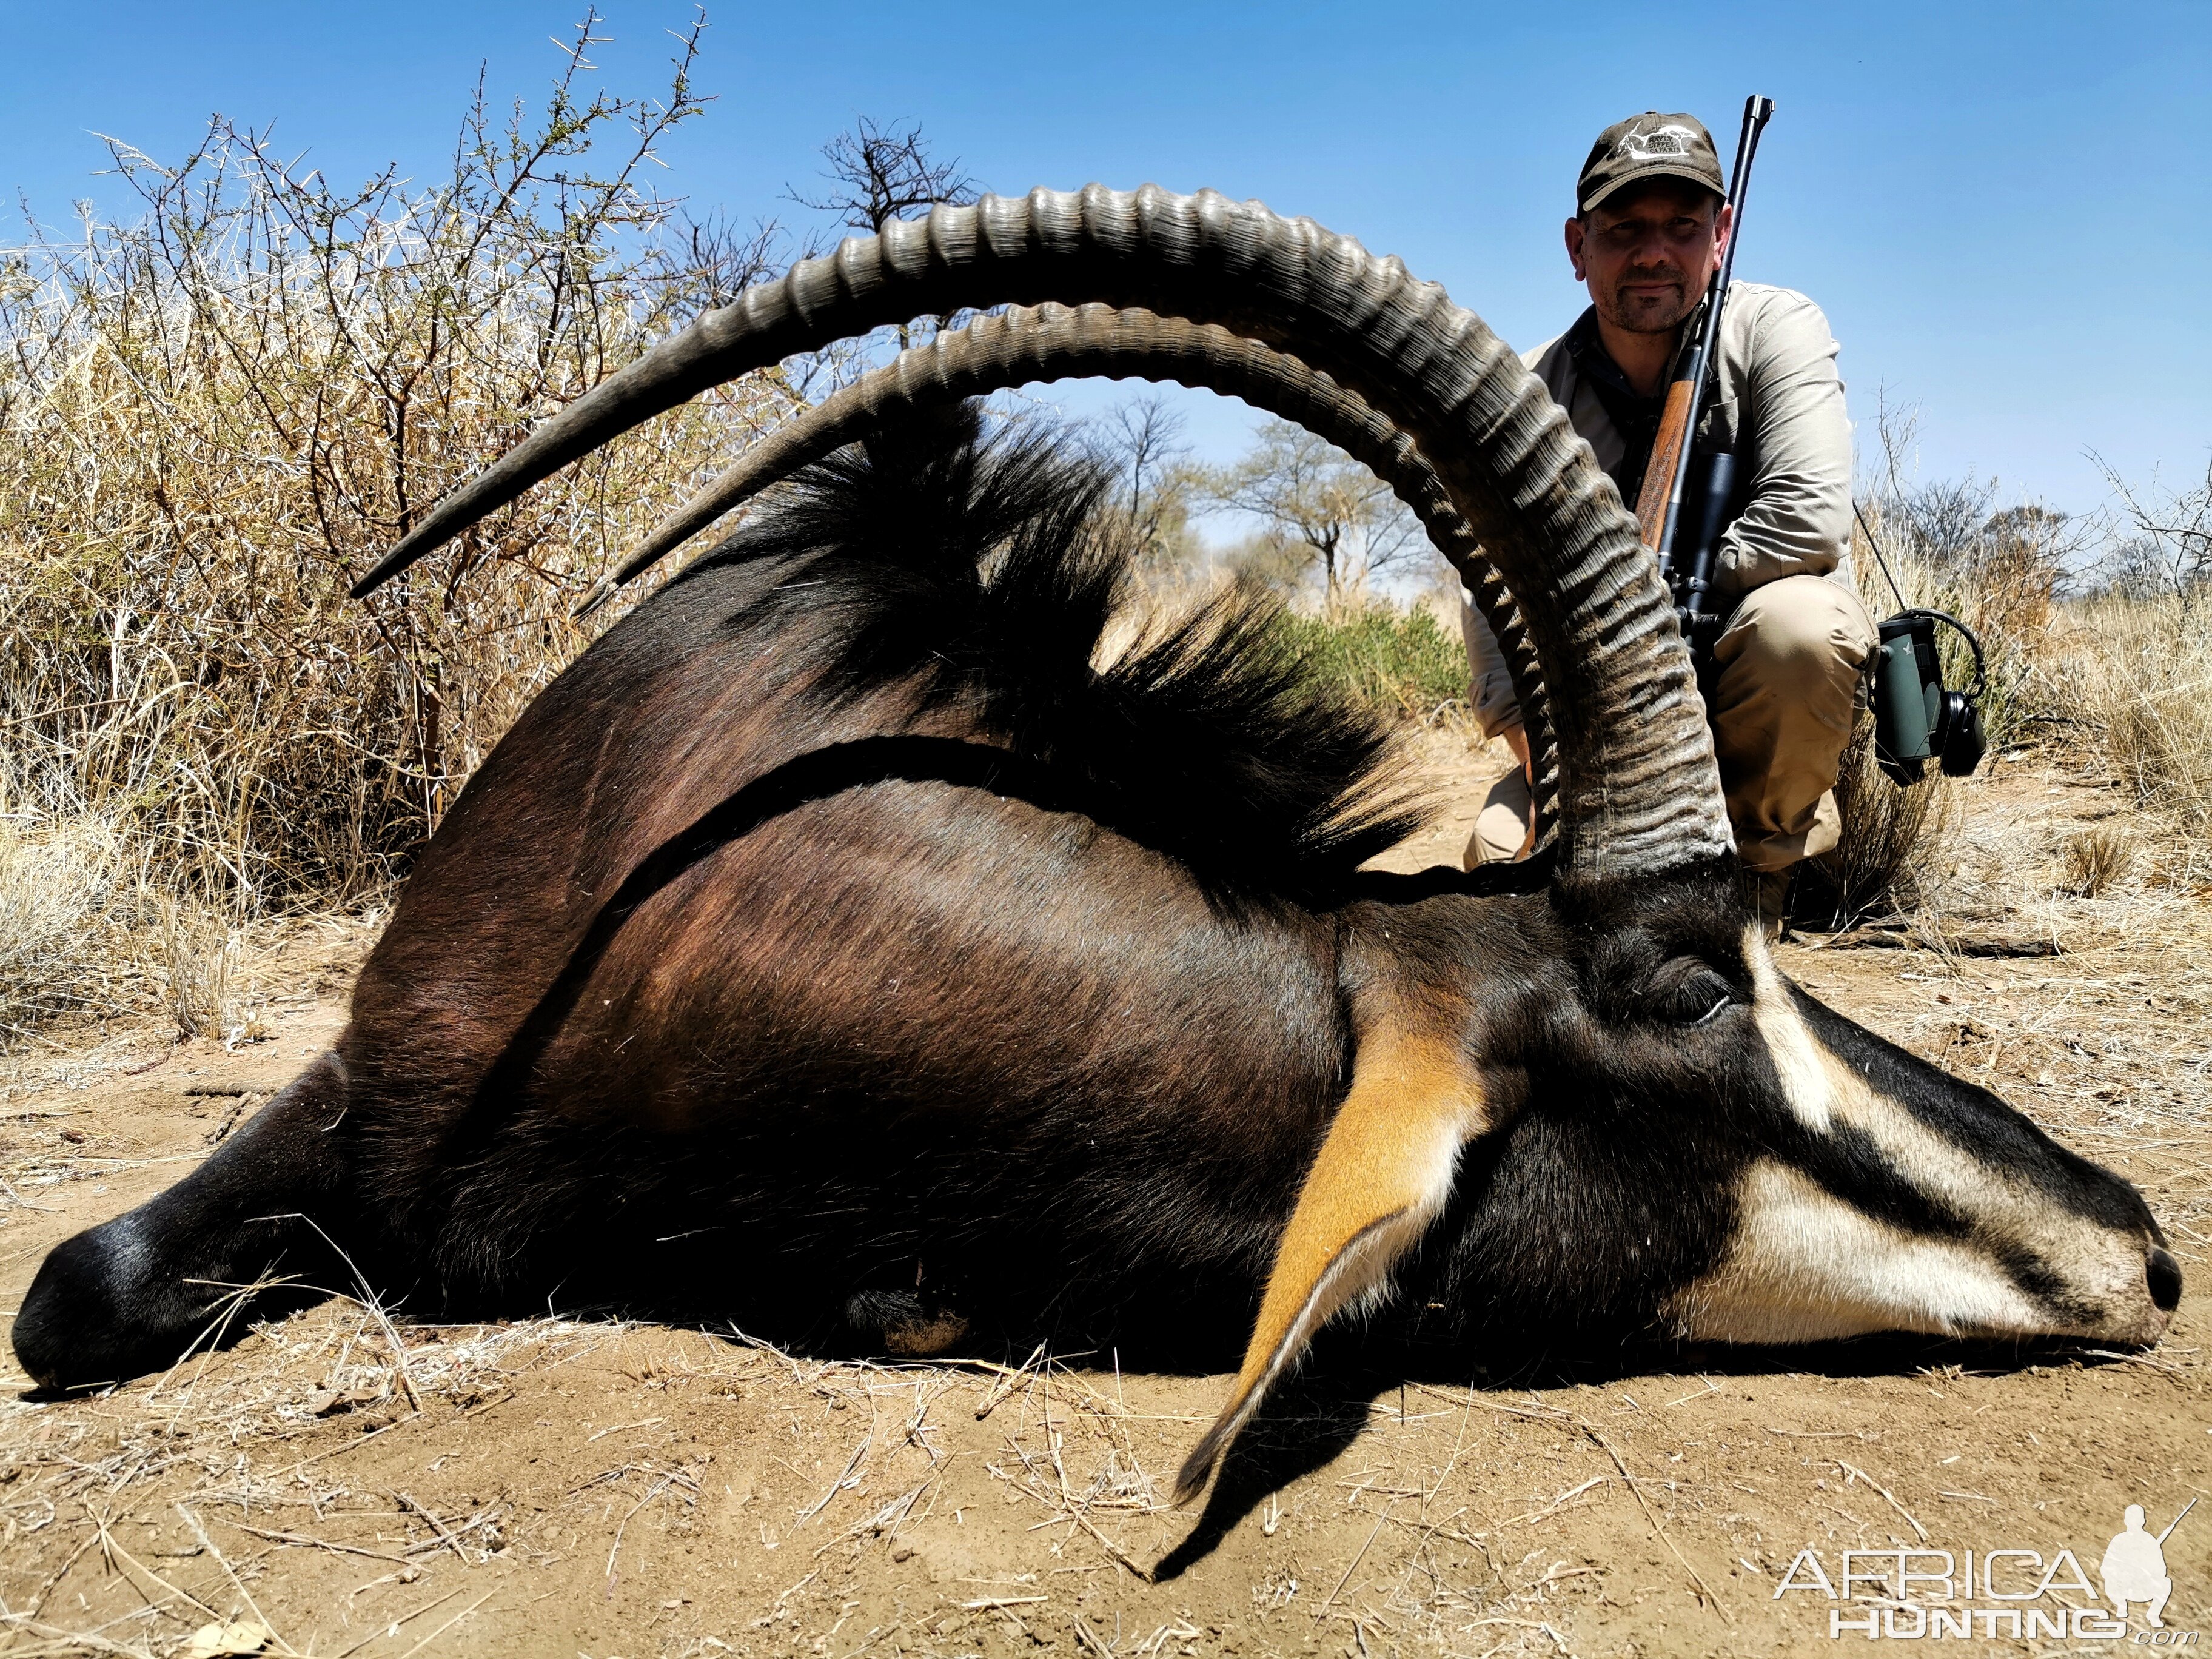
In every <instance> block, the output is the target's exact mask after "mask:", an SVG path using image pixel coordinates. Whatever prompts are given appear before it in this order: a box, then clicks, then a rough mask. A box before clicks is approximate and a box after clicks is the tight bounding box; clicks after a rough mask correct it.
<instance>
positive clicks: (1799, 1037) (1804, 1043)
mask: <svg viewBox="0 0 2212 1659" xmlns="http://www.w3.org/2000/svg"><path fill="white" fill-rule="evenodd" d="M1743 954H1744V959H1745V960H1746V961H1747V962H1748V963H1750V964H1751V984H1752V1018H1753V1019H1754V1020H1756V1021H1757V1022H1758V1024H1759V1036H1763V1037H1765V1039H1766V1051H1767V1053H1768V1054H1771V1055H1772V1056H1773V1057H1774V1069H1775V1070H1776V1071H1778V1072H1779V1073H1781V1074H1782V1092H1783V1095H1784V1097H1785V1098H1786V1099H1788V1101H1789V1102H1790V1110H1792V1111H1794V1112H1796V1114H1797V1121H1799V1122H1801V1123H1802V1124H1803V1125H1804V1126H1805V1127H1807V1128H1808V1129H1810V1130H1812V1131H1813V1132H1814V1133H1816V1134H1826V1133H1827V1132H1828V1127H1829V1124H1830V1122H1831V1121H1832V1115H1831V1113H1830V1110H1829V1107H1830V1103H1831V1102H1832V1098H1833V1097H1834V1094H1835V1084H1834V1080H1833V1079H1832V1077H1831V1075H1830V1073H1829V1069H1828V1067H1827V1066H1826V1065H1824V1064H1823V1063H1822V1058H1823V1056H1822V1052H1821V1048H1820V1044H1819V1042H1816V1041H1815V1040H1814V1036H1813V1034H1812V1032H1810V1031H1808V1030H1806V1029H1805V1021H1804V1018H1803V1017H1802V1016H1801V1015H1800V1014H1799V1013H1798V1012H1797V1005H1796V1003H1795V1002H1793V1001H1791V1000H1790V987H1788V986H1786V985H1784V983H1783V982H1782V975H1781V972H1780V970H1779V969H1777V968H1776V967H1775V965H1774V958H1773V957H1771V956H1769V955H1767V953H1766V941H1765V939H1762V938H1760V937H1759V929H1758V928H1756V927H1750V928H1747V929H1745V931H1744V943H1743Z"/></svg>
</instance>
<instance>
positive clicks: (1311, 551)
mask: <svg viewBox="0 0 2212 1659" xmlns="http://www.w3.org/2000/svg"><path fill="white" fill-rule="evenodd" d="M1205 489H1206V495H1208V496H1209V497H1211V499H1212V501H1213V503H1214V504H1215V505H1216V506H1218V507H1229V508H1233V509H1235V510H1237V511H1239V512H1243V513H1252V514H1253V515H1255V517H1257V518H1259V519H1261V520H1265V522H1266V523H1267V527H1268V532H1269V534H1270V536H1271V537H1272V538H1273V539H1274V540H1275V541H1276V542H1277V543H1279V544H1280V546H1281V548H1282V549H1283V550H1285V551H1291V552H1297V551H1303V553H1304V559H1303V561H1302V562H1303V563H1304V565H1305V566H1306V567H1307V568H1311V567H1312V566H1313V565H1314V564H1316V563H1318V564H1319V566H1320V567H1321V575H1322V600H1323V603H1324V604H1325V605H1327V607H1328V610H1329V611H1331V612H1332V613H1334V612H1335V611H1338V610H1340V609H1341V608H1342V606H1343V605H1345V603H1346V600H1347V599H1350V598H1352V596H1353V595H1354V594H1356V593H1358V592H1360V590H1361V589H1362V588H1364V586H1365V585H1366V583H1367V581H1368V580H1369V578H1370V577H1372V576H1375V575H1377V574H1381V573H1382V572H1383V571H1385V570H1388V569H1391V568H1399V567H1402V566H1404V565H1406V564H1408V563H1412V562H1415V561H1418V560H1419V559H1420V558H1422V557H1423V556H1425V554H1426V553H1427V551H1428V547H1429V544H1428V540H1427V538H1426V537H1425V535H1424V534H1423V533H1422V531H1421V527H1420V525H1419V522H1418V521H1417V520H1415V519H1414V517H1413V514H1412V513H1410V512H1408V511H1407V508H1406V506H1405V504H1404V503H1403V502H1402V501H1399V499H1398V498H1397V496H1396V495H1393V494H1392V493H1391V490H1390V487H1389V485H1388V484H1386V483H1383V481H1382V480H1381V479H1380V478H1378V477H1376V476H1375V475H1374V474H1373V473H1372V472H1370V471H1368V470H1367V469H1366V468H1365V467H1364V466H1362V465H1359V463H1358V462H1357V461H1355V460H1353V459H1352V458H1351V457H1350V456H1348V455H1346V454H1345V453H1343V452H1342V451H1341V450H1339V449H1338V448H1336V447H1334V445H1332V444H1330V443H1329V442H1328V440H1327V439H1324V438H1320V437H1316V436H1315V435H1313V434H1312V433H1310V432H1308V431H1307V430H1306V429H1305V428H1304V427H1301V426H1297V425H1295V424H1293V423H1292V422H1289V421H1269V422H1267V424H1266V425H1265V426H1263V427H1261V428H1260V438H1259V441H1258V443H1256V444H1255V446H1254V447H1253V449H1252V452H1251V453H1249V455H1247V456H1246V457H1245V458H1244V459H1243V460H1241V461H1239V462H1237V464H1236V465H1233V466H1229V467H1224V468H1221V469H1218V470H1217V471H1212V472H1211V473H1209V474H1208V475H1207V476H1206V480H1205Z"/></svg>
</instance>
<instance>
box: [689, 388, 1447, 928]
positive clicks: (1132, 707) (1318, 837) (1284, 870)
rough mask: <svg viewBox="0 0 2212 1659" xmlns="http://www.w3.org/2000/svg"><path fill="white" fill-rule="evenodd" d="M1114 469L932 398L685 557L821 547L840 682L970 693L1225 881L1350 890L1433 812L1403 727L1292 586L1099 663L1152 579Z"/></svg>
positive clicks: (1214, 603)
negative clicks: (1363, 698) (1292, 634)
mask: <svg viewBox="0 0 2212 1659" xmlns="http://www.w3.org/2000/svg"><path fill="white" fill-rule="evenodd" d="M1108 482H1109V480H1108V479H1107V477H1106V476H1105V475H1104V473H1103V471H1101V469H1100V468H1099V467H1098V466H1097V464H1096V463H1095V462H1094V461H1092V460H1091V459H1090V458H1088V457H1087V456H1085V455H1083V454H1081V453H1079V452H1077V451H1075V450H1074V449H1073V447H1072V446H1069V445H1067V444H1066V443H1065V442H1063V441H1060V440H1058V438H1057V437H1056V435H1054V434H1052V433H1050V432H1048V431H1044V430H1040V429H1038V428H1036V427H1034V426H1030V427H1021V426H1003V427H1001V428H1000V429H999V430H998V431H996V432H995V433H987V432H986V431H985V430H984V428H983V424H982V418H981V414H980V413H979V411H978V407H977V406H976V405H974V404H965V405H960V406H957V407H956V408H953V409H950V410H933V411H929V412H927V414H926V415H925V416H919V417H916V418H915V420H913V421H910V422H899V423H896V424H890V425H887V426H886V427H885V428H884V429H883V430H881V431H879V432H878V434H876V435H873V436H872V437H871V438H870V439H869V440H868V441H866V443H865V444H860V445H855V446H854V447H851V448H848V449H846V450H843V451H841V452H840V453H838V454H836V455H834V456H832V457H830V458H829V459H827V460H825V461H823V462H822V463H820V464H818V465H815V466H813V467H810V468H808V469H807V470H806V471H804V472H801V473H799V474H798V475H797V476H796V477H794V478H793V480H792V481H791V483H790V485H789V487H788V489H787V491H786V493H785V495H784V498H783V499H782V500H781V501H780V502H778V503H777V504H775V506H773V507H770V508H769V510H767V511H765V512H763V513H761V514H760V515H758V516H757V518H756V520H754V521H753V522H752V523H750V524H749V525H748V526H746V527H745V528H744V530H743V531H741V532H739V533H738V535H737V536H736V537H734V538H732V539H731V540H730V541H729V542H728V543H726V544H724V546H723V547H721V548H720V549H718V550H716V551H715V552H714V554H711V555H709V556H708V557H707V558H705V559H702V560H701V561H700V562H698V563H697V564H695V565H694V566H693V567H692V568H691V570H690V572H687V573H686V574H687V576H688V575H691V574H696V573H698V572H700V571H703V570H707V569H711V568H715V567H717V566H720V565H723V564H726V563H729V562H738V561H744V562H750V561H753V560H758V559H764V558H772V559H782V560H790V561H793V562H803V563H804V565H805V575H804V578H803V580H804V582H805V584H807V585H806V586H805V587H804V588H803V589H802V588H800V586H799V583H797V582H794V583H793V584H791V585H790V587H791V590H792V591H793V592H795V593H800V592H803V594H804V596H805V597H804V599H803V600H801V601H800V602H803V603H805V604H806V605H808V606H809V607H810V608H814V609H819V610H825V611H827V610H834V611H836V612H838V613H840V614H841V616H842V617H843V618H844V620H845V622H846V624H847V625H846V627H845V628H844V629H843V631H842V635H841V641H842V643H841V645H840V647H839V648H838V649H837V651H836V653H835V656H834V658H833V659H832V660H830V661H829V662H827V663H825V664H823V665H822V666H821V673H820V677H819V679H818V681H817V684H820V686H821V687H822V689H823V695H825V696H830V697H833V698H835V697H847V696H856V695H859V694H860V693H862V692H866V691H869V690H875V689H878V688H880V687H882V686H884V685H886V684H892V683H895V682H898V681H908V682H910V683H912V684H914V685H915V686H916V688H917V689H918V690H919V691H920V694H921V698H922V702H923V707H924V708H925V709H934V710H939V711H943V710H947V709H959V710H963V711H965V712H966V713H968V714H969V716H970V717H971V719H972V720H973V723H974V727H975V731H976V733H977V735H978V736H982V737H987V738H990V739H991V740H993V741H994V742H998V743H1000V744H1005V745H1006V746H1007V747H1009V748H1011V749H1012V750H1015V751H1016V752H1017V753H1019V754H1022V755H1024V756H1025V757H1028V758H1030V759H1032V760H1035V761H1037V762H1039V763H1043V764H1045V765H1047V766H1049V767H1051V768H1053V769H1054V770H1056V771H1058V772H1060V773H1061V774H1062V775H1066V776H1067V777H1069V778H1070V780H1071V781H1073V782H1077V783H1079V784H1080V785H1081V786H1082V787H1083V788H1084V791H1085V794H1086V796H1087V797H1088V798H1091V799H1097V801H1099V802H1100V803H1101V805H1102V810H1101V811H1100V813H1099V816H1100V817H1101V818H1102V820H1103V821H1105V822H1109V823H1111V824H1112V826H1113V827H1114V828H1115V829H1118V830H1120V831H1121V832H1122V833H1124V834H1126V835H1128V836H1132V837H1133V839H1136V840H1138V841H1140V842H1145V843H1146V845H1149V846H1152V847H1155V848H1158V849H1159V850H1161V851H1162V852H1164V853H1167V854H1170V855H1172V856H1173V857H1175V858H1176V859H1178V860H1182V862H1184V863H1186V864H1188V866H1191V867H1192V868H1193V869H1194V870H1195V871H1197V872H1199V873H1200V874H1201V875H1202V876H1204V877H1206V878H1207V879H1209V880H1210V881H1213V882H1218V883H1220V884H1224V885H1225V886H1227V887H1230V888H1232V889H1235V890H1243V891H1246V892H1253V893H1279V894H1282V895H1284V896H1294V897H1298V898H1304V899H1308V900H1311V899H1316V898H1321V897H1325V896H1328V895H1331V894H1334V893H1335V892H1337V891H1340V890H1341V888H1342V886H1343V884H1344V882H1345V880H1346V878H1348V877H1349V875H1350V874H1351V872H1352V871H1353V870H1354V869H1356V868H1357V867H1358V866H1359V865H1360V864H1361V863H1363V862H1364V860H1367V859H1369V858H1371V857H1373V856H1374V855H1375V854H1376V853H1379V852H1381V851H1383V849H1384V848H1388V847H1389V846H1390V845H1392V844H1393V843H1395V842H1397V841H1399V840H1401V839H1402V838H1403V837H1404V836H1406V835H1407V834H1408V833H1409V832H1411V831H1412V830H1413V829H1416V828H1418V827H1419V824H1420V823H1422V822H1423V821H1425V818H1426V817H1428V815H1429V809H1428V807H1427V806H1426V805H1424V804H1423V803H1421V802H1420V801H1419V800H1418V799H1416V797H1415V796H1414V795H1413V793H1412V792H1411V791H1410V790H1409V789H1408V788H1407V786H1406V782H1405V780H1406V778H1407V768H1406V766H1405V764H1404V763H1403V761H1402V760H1401V757H1400V756H1399V754H1398V751H1397V748H1396V744H1395V739H1394V738H1393V735H1392V733H1391V731H1390V729H1389V726H1388V724H1387V723H1386V721H1385V720H1384V719H1383V717H1382V716H1380V715H1378V714H1374V713H1372V712H1370V710H1368V709H1367V708H1364V707H1363V706H1362V705H1360V704H1359V703H1358V702H1355V701H1354V700H1353V699H1352V696H1350V695H1349V694H1348V693H1346V691H1344V690H1340V689H1339V688H1337V687H1335V686H1334V685H1331V684H1328V683H1326V682H1325V681H1323V680H1322V678H1320V676H1319V675H1318V674H1317V673H1316V671H1315V670H1314V668H1313V666H1312V665H1311V664H1310V662H1309V661H1307V660H1306V659H1305V658H1304V657H1303V656H1302V655H1301V654H1300V653H1298V651H1297V649H1296V647H1294V646H1293V645H1291V643H1290V641H1289V638H1288V635H1287V631H1286V630H1285V629H1283V628H1282V627H1281V625H1280V618H1281V617H1282V609H1281V606H1280V605H1279V602H1277V601H1276V600H1275V599H1273V598H1271V597H1269V596H1267V595H1265V594H1263V593H1261V592H1257V591H1255V590H1253V589H1249V588H1245V587H1241V586H1240V587H1236V588H1231V589H1230V590H1228V591H1226V592H1223V593H1222V594H1220V595H1218V597H1216V598H1215V599H1212V600H1211V601H1210V602H1208V603H1206V604H1205V605H1201V606H1200V607H1199V608H1198V609H1197V610H1196V611H1194V612H1192V613H1190V614H1189V615H1188V616H1185V617H1182V619H1180V620H1179V621H1176V622H1173V623H1168V624H1165V625H1164V626H1156V627H1154V628H1152V629H1151V630H1150V631H1148V632H1144V633H1140V634H1139V636H1138V638H1137V639H1136V641H1135V643H1134V644H1133V645H1132V646H1131V647H1128V648H1127V650H1125V651H1123V652H1122V653H1121V654H1120V655H1119V657H1118V658H1116V659H1113V660H1110V661H1103V662H1102V660H1101V657H1102V642H1103V641H1104V639H1105V637H1106V635H1107V633H1108V630H1109V628H1111V627H1113V626H1114V625H1115V623H1117V622H1119V621H1121V620H1122V619H1123V618H1124V617H1126V616H1127V613H1128V612H1129V611H1130V610H1131V607H1132V605H1133V603H1134V602H1135V600H1136V599H1137V597H1138V596H1137V592H1136V583H1135V581H1134V580H1133V574H1132V564H1133V554H1132V550H1131V549H1130V548H1129V547H1128V546H1127V544H1126V542H1125V541H1124V540H1123V539H1122V538H1118V537H1116V536H1115V534H1114V533H1113V532H1112V529H1111V527H1110V526H1109V523H1108V522H1107V520H1106V518H1105V515H1104V514H1103V513H1101V512H1100V510H1099V509H1100V507H1101V504H1102V501H1103V498H1104V495H1105V492H1106V489H1107V485H1108ZM679 580H680V579H679Z"/></svg>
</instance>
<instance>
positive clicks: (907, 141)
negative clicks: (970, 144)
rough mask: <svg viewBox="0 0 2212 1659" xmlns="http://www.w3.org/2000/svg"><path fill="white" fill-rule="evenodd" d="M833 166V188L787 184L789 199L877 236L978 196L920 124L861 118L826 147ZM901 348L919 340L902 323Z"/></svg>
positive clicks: (940, 321)
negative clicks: (912, 216) (802, 189)
mask: <svg viewBox="0 0 2212 1659" xmlns="http://www.w3.org/2000/svg"><path fill="white" fill-rule="evenodd" d="M822 158H823V160H824V161H827V162H828V163H829V167H828V169H827V170H826V171H825V173H823V177H824V178H826V179H829V183H830V185H831V188H830V189H829V190H828V191H825V192H824V193H823V194H822V195H820V196H818V197H817V196H802V195H800V194H799V192H798V191H795V190H790V189H789V187H788V186H787V187H786V188H787V199H789V200H791V201H793V202H796V203H797V204H799V206H801V207H803V208H811V209H812V210H814V211H815V212H817V213H834V214H836V215H837V216H838V222H839V223H840V224H842V225H844V226H845V227H846V228H848V229H851V230H864V231H866V232H867V233H868V234H871V235H879V234H882V232H883V228H884V226H885V225H887V224H889V223H890V222H891V221H892V220H894V219H900V218H903V217H905V216H907V215H908V214H909V213H913V212H915V211H916V210H920V209H923V208H928V207H933V206H935V205H936V204H938V203H940V202H942V203H944V204H945V205H946V206H948V207H963V206H965V205H966V204H969V203H970V202H972V201H974V200H975V180H974V179H970V178H969V177H968V175H967V174H966V173H963V172H961V171H960V161H959V159H958V158H957V156H956V157H954V158H952V159H951V160H949V161H938V160H937V159H936V158H935V157H933V156H932V155H930V153H929V145H928V143H927V140H925V139H924V138H923V137H922V136H921V123H920V122H918V121H917V122H915V123H913V124H911V125H899V124H898V123H896V122H893V123H890V124H878V123H877V122H875V121H872V120H871V119H870V118H868V117H866V116H865V115H864V116H862V117H861V118H860V120H859V121H858V122H857V123H856V124H855V125H854V127H853V128H852V130H851V131H847V132H841V133H839V134H838V135H837V136H836V137H835V138H832V139H831V140H830V141H829V143H826V144H824V145H823V146H822ZM931 323H932V327H931V328H930V329H929V330H928V331H927V333H926V334H925V335H924V338H925V339H926V338H927V334H933V333H935V332H937V331H939V330H942V329H945V328H949V327H951V325H952V319H951V318H950V317H938V318H933V319H931ZM897 332H898V344H899V349H900V350H902V351H903V350H905V349H907V348H908V346H910V345H913V344H915V343H916V342H915V336H916V331H915V329H914V328H913V327H912V325H909V324H906V323H902V324H900V325H899V326H898V331H897Z"/></svg>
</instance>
